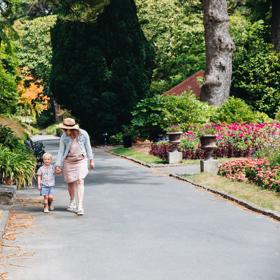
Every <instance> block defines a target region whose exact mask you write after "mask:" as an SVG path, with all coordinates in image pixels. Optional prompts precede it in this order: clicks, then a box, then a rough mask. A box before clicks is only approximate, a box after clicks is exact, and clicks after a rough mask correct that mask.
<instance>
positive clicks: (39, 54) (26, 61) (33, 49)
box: [15, 16, 56, 87]
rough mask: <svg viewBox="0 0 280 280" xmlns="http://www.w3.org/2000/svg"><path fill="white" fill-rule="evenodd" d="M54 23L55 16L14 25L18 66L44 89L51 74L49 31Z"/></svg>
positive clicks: (19, 22) (18, 22)
mask: <svg viewBox="0 0 280 280" xmlns="http://www.w3.org/2000/svg"><path fill="white" fill-rule="evenodd" d="M55 22H56V16H45V17H38V18H35V19H33V20H28V19H26V20H21V21H17V22H16V24H15V28H16V30H17V31H18V40H17V47H16V53H17V56H18V60H19V66H20V67H22V68H23V67H24V68H27V69H28V71H30V72H31V74H32V75H33V76H34V77H35V78H36V79H40V80H42V81H43V84H44V86H45V87H46V86H47V87H48V84H49V79H50V72H51V58H52V46H51V35H50V30H51V28H53V26H54V25H55Z"/></svg>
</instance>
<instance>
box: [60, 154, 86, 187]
mask: <svg viewBox="0 0 280 280" xmlns="http://www.w3.org/2000/svg"><path fill="white" fill-rule="evenodd" d="M87 174H88V159H87V158H86V157H85V158H84V159H82V160H79V161H75V162H73V161H69V160H67V158H66V159H65V160H64V163H63V176H64V181H65V182H66V183H73V182H75V181H77V180H79V179H84V178H85V177H86V176H87Z"/></svg>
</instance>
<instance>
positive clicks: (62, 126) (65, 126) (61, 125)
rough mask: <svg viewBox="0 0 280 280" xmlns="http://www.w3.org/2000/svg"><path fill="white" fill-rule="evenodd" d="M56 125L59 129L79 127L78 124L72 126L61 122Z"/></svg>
mask: <svg viewBox="0 0 280 280" xmlns="http://www.w3.org/2000/svg"><path fill="white" fill-rule="evenodd" d="M58 127H59V128H61V129H76V130H77V129H79V128H80V127H79V125H78V124H75V125H74V126H67V125H65V124H63V123H60V124H59V125H58Z"/></svg>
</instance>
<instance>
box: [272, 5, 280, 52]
mask: <svg viewBox="0 0 280 280" xmlns="http://www.w3.org/2000/svg"><path fill="white" fill-rule="evenodd" d="M272 43H273V45H274V48H275V49H276V50H277V51H278V52H280V1H279V0H272Z"/></svg>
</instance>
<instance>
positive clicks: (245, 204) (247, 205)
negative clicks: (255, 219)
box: [169, 174, 280, 222]
mask: <svg viewBox="0 0 280 280" xmlns="http://www.w3.org/2000/svg"><path fill="white" fill-rule="evenodd" d="M169 176H170V177H174V178H176V179H179V180H181V181H185V182H188V183H190V184H192V185H194V186H196V187H199V188H202V189H204V190H206V191H208V192H211V193H214V194H217V195H219V196H222V197H223V198H225V199H227V200H230V201H233V202H235V203H238V204H239V205H241V206H243V207H245V208H247V209H249V210H252V211H254V212H257V213H260V214H262V215H265V216H268V217H270V218H272V219H274V220H277V221H279V222H280V213H277V212H274V211H271V210H267V209H263V208H261V207H259V206H256V205H255V204H253V203H249V202H247V201H244V200H242V199H239V198H237V197H235V196H232V195H229V194H227V193H224V192H222V191H218V190H215V189H213V188H211V187H208V186H204V185H201V184H197V183H195V182H193V181H191V180H189V179H186V178H185V177H183V176H180V175H177V174H169Z"/></svg>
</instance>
